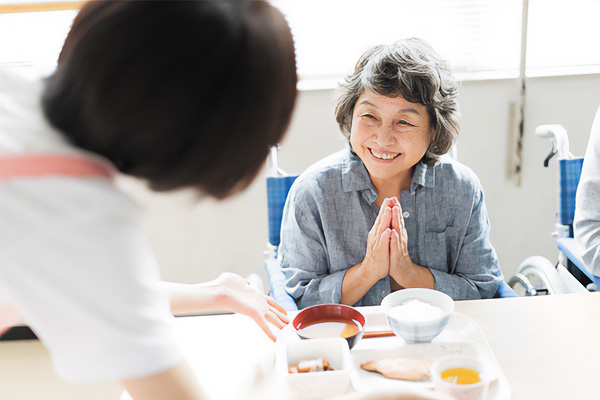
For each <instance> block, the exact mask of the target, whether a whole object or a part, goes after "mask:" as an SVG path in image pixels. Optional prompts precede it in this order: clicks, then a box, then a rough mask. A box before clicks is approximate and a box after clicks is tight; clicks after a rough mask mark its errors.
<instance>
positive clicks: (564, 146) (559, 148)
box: [535, 124, 573, 167]
mask: <svg viewBox="0 0 600 400" xmlns="http://www.w3.org/2000/svg"><path fill="white" fill-rule="evenodd" d="M535 134H536V135H538V136H539V137H541V138H549V139H551V140H552V150H550V153H549V154H548V156H547V157H546V159H545V160H544V167H547V166H548V162H549V161H550V159H551V158H552V157H553V156H554V155H555V154H558V158H559V159H560V160H564V159H570V158H573V155H572V154H571V152H570V151H569V137H568V136H567V130H566V129H565V128H563V126H562V125H558V124H553V125H539V126H538V127H537V128H535Z"/></svg>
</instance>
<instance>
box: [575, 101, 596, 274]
mask: <svg viewBox="0 0 600 400" xmlns="http://www.w3.org/2000/svg"><path fill="white" fill-rule="evenodd" d="M574 228H575V239H577V240H578V241H579V242H580V243H581V244H582V245H583V246H584V249H585V250H584V253H583V255H582V257H583V260H584V262H585V265H586V266H587V267H588V269H590V270H591V271H592V272H593V273H594V275H598V276H600V108H599V109H598V112H597V114H596V118H595V119H594V123H593V125H592V132H591V134H590V140H589V142H588V146H587V150H586V152H585V162H584V163H583V168H582V170H581V179H580V180H579V185H578V186H577V197H576V203H575V222H574Z"/></svg>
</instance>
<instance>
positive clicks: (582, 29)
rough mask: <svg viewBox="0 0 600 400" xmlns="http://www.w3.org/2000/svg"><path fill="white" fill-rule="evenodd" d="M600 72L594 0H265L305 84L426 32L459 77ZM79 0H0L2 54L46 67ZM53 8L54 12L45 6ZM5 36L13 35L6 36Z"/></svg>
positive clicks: (335, 76) (598, 7)
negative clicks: (291, 45) (281, 24)
mask: <svg viewBox="0 0 600 400" xmlns="http://www.w3.org/2000/svg"><path fill="white" fill-rule="evenodd" d="M523 1H526V2H527V3H526V5H528V21H527V31H528V35H527V41H528V42H527V59H526V61H527V70H526V73H527V75H530V76H535V75H547V74H563V73H574V71H575V72H577V73H580V72H600V51H598V38H600V24H598V23H597V21H598V20H599V19H600V0H271V3H272V4H273V5H275V6H276V7H278V8H279V9H280V10H281V11H282V12H283V13H284V14H285V15H286V17H287V19H288V22H289V24H290V26H291V28H292V32H293V34H294V38H295V41H296V50H297V55H298V73H299V75H300V79H301V83H302V82H305V83H306V82H309V81H327V80H328V79H329V80H331V81H333V82H337V81H338V80H339V79H340V77H342V76H344V75H346V74H348V73H350V72H351V71H352V69H353V67H354V64H355V62H356V61H357V60H358V57H359V56H360V55H361V54H362V53H363V52H364V51H365V50H366V49H367V48H369V47H371V46H373V45H376V44H382V43H392V42H394V41H395V40H398V39H400V38H404V37H410V36H418V37H422V38H423V39H425V40H427V41H428V42H429V43H431V45H432V46H433V47H434V48H435V49H436V50H437V51H438V52H439V53H440V54H441V55H442V56H443V57H444V58H446V59H447V60H448V62H449V63H450V65H451V66H452V68H453V70H454V71H455V73H456V74H457V76H458V77H459V78H460V79H476V78H477V77H483V78H490V77H495V76H501V77H516V76H518V75H519V68H520V48H521V42H522V41H521V30H522V24H521V15H522V9H523ZM82 3H83V2H81V1H73V0H72V1H51V0H36V1H35V2H34V1H31V0H0V37H1V38H3V39H2V41H1V44H0V62H26V63H34V64H37V65H40V66H42V67H44V68H46V69H48V70H51V69H52V68H54V66H55V65H56V59H57V57H58V54H59V52H60V48H61V46H62V43H63V41H64V38H65V37H66V34H67V32H68V30H69V27H70V25H71V23H72V20H73V18H74V17H75V15H76V13H77V9H78V8H79V7H80V5H81V4H82ZM49 10H55V11H49ZM5 38H9V39H8V40H6V39H5Z"/></svg>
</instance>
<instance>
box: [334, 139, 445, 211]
mask: <svg viewBox="0 0 600 400" xmlns="http://www.w3.org/2000/svg"><path fill="white" fill-rule="evenodd" d="M346 151H347V153H346V156H345V157H344V159H343V160H342V189H343V190H344V192H359V191H364V190H367V191H368V192H367V198H368V200H369V201H371V202H374V201H375V199H376V198H377V192H376V191H375V187H374V186H373V182H371V178H370V177H369V173H368V172H367V168H366V167H365V164H364V163H363V162H362V160H361V159H360V157H358V155H356V153H354V152H353V151H352V150H351V149H350V148H348V149H347V150H346ZM438 164H439V162H436V164H435V165H438ZM418 186H423V187H434V186H435V168H434V166H428V165H427V164H426V163H424V162H423V161H419V162H418V163H417V165H416V166H415V173H414V175H413V178H412V182H411V184H410V191H411V193H414V192H415V191H416V190H417V187H418Z"/></svg>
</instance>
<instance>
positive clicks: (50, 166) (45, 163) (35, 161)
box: [0, 154, 114, 180]
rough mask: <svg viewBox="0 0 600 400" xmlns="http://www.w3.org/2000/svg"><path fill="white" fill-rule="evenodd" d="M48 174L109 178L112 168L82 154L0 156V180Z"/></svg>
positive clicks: (37, 176)
mask: <svg viewBox="0 0 600 400" xmlns="http://www.w3.org/2000/svg"><path fill="white" fill-rule="evenodd" d="M49 175H56V176H68V177H74V178H88V177H101V178H111V177H112V176H113V175H114V169H113V168H112V167H111V166H110V165H108V164H107V163H103V162H102V161H99V160H95V159H92V158H86V157H83V156H71V155H57V154H38V155H21V156H2V157H0V180H9V179H16V178H41V177H44V176H49Z"/></svg>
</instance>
